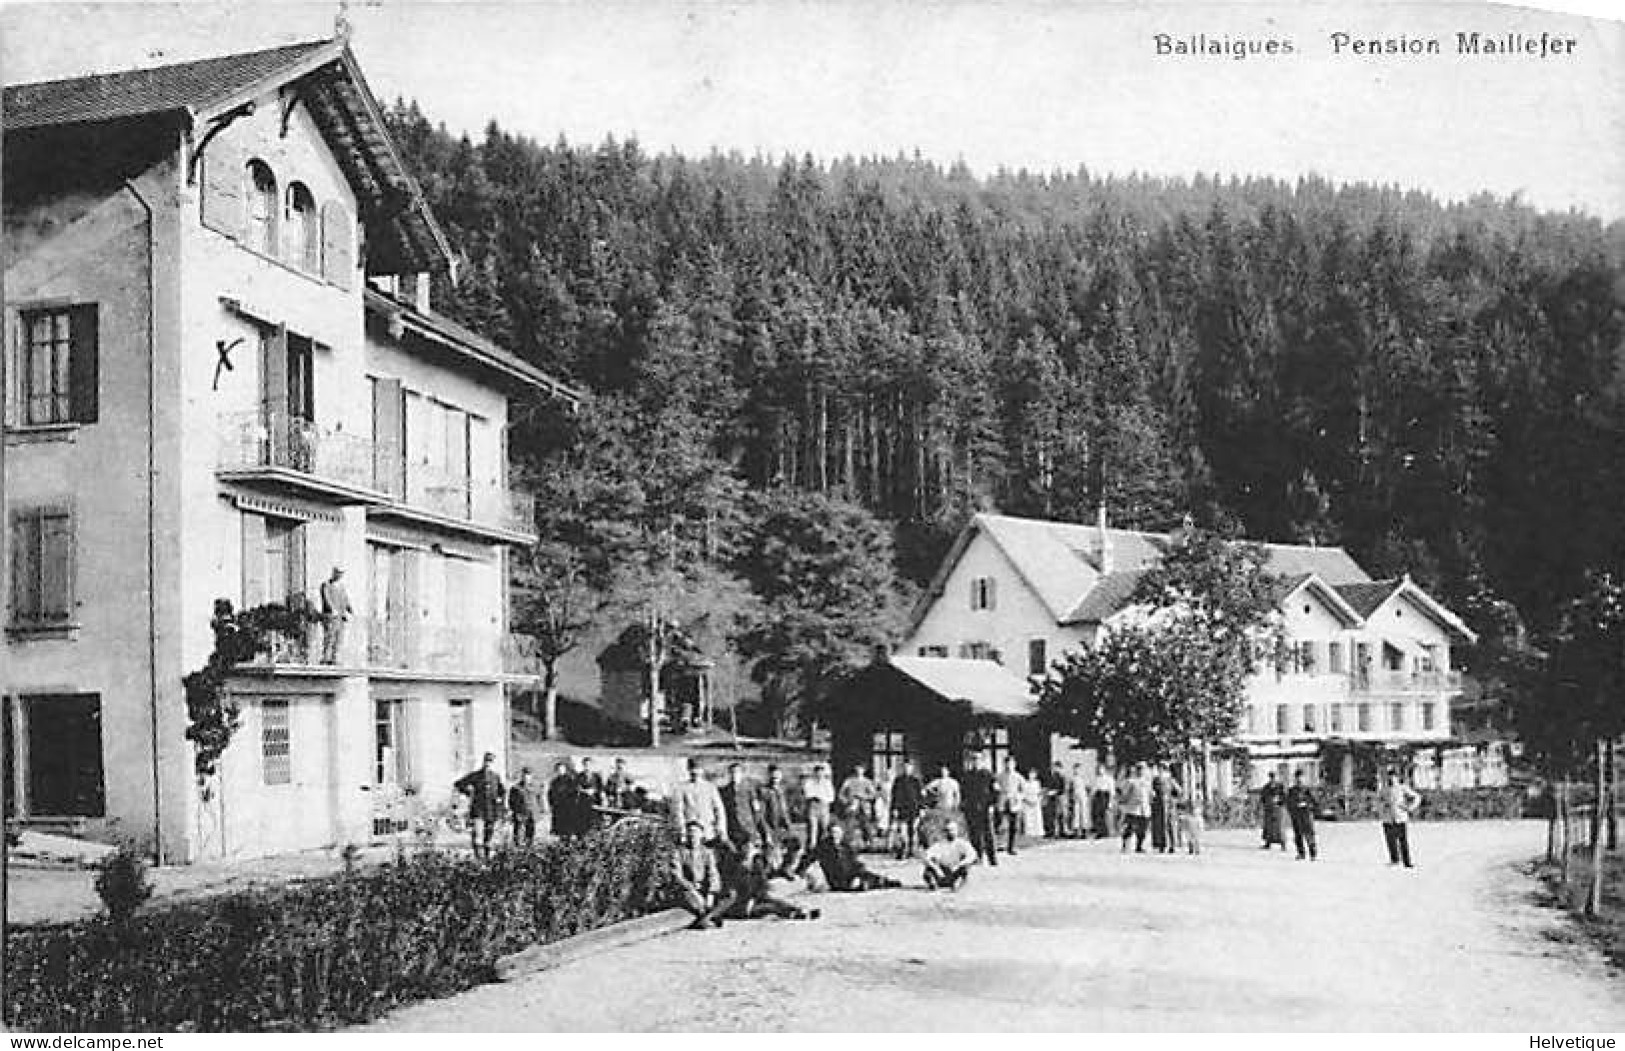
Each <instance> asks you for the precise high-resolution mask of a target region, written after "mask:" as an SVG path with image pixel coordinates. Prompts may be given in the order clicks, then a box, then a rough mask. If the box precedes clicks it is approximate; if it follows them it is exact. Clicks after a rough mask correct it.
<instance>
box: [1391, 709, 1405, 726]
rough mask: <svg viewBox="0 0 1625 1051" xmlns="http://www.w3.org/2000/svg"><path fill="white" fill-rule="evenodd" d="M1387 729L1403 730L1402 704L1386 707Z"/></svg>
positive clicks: (1403, 714) (1403, 713) (1403, 712)
mask: <svg viewBox="0 0 1625 1051" xmlns="http://www.w3.org/2000/svg"><path fill="white" fill-rule="evenodd" d="M1388 728H1389V729H1390V730H1403V729H1405V706H1404V705H1403V704H1398V703H1396V704H1390V705H1389V706H1388Z"/></svg>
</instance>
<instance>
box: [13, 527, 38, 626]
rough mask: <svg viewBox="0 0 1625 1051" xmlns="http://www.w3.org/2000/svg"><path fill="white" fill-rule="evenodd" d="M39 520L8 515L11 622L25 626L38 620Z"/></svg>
mask: <svg viewBox="0 0 1625 1051" xmlns="http://www.w3.org/2000/svg"><path fill="white" fill-rule="evenodd" d="M39 605H40V604H39V516H38V515H37V514H36V513H35V512H34V511H13V512H12V513H11V618H12V620H14V621H19V622H26V621H31V620H37V619H38V618H39Z"/></svg>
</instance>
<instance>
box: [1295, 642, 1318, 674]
mask: <svg viewBox="0 0 1625 1051" xmlns="http://www.w3.org/2000/svg"><path fill="white" fill-rule="evenodd" d="M1297 663H1298V671H1300V672H1302V673H1303V674H1305V675H1313V674H1314V673H1315V644H1314V643H1312V642H1300V643H1298V662H1297Z"/></svg>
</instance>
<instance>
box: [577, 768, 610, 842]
mask: <svg viewBox="0 0 1625 1051" xmlns="http://www.w3.org/2000/svg"><path fill="white" fill-rule="evenodd" d="M603 805H604V775H603V774H600V773H599V772H598V771H596V770H594V769H593V768H592V756H590V755H584V756H582V757H581V773H579V774H577V775H576V826H577V828H578V830H579V831H580V832H581V833H583V834H585V833H588V832H591V831H592V830H593V828H594V827H595V826H596V825H597V824H598V811H597V809H596V808H597V807H600V806H603Z"/></svg>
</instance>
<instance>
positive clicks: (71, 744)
mask: <svg viewBox="0 0 1625 1051" xmlns="http://www.w3.org/2000/svg"><path fill="white" fill-rule="evenodd" d="M23 703H24V704H25V705H26V706H27V721H26V723H27V727H28V812H29V813H30V814H34V815H40V816H50V817H101V816H103V814H104V813H106V807H107V800H106V794H105V791H104V789H103V782H102V702H101V697H100V696H98V695H97V694H93V693H89V694H70V695H66V696H46V697H25V698H23Z"/></svg>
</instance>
